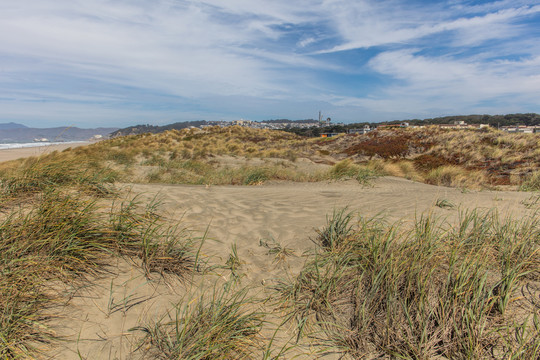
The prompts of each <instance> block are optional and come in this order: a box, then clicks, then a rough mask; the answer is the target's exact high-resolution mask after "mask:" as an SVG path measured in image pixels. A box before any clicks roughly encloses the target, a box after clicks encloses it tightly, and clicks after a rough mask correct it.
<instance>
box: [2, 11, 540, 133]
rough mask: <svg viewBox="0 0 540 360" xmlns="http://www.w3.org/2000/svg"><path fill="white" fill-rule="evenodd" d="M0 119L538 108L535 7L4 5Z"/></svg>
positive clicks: (418, 114)
mask: <svg viewBox="0 0 540 360" xmlns="http://www.w3.org/2000/svg"><path fill="white" fill-rule="evenodd" d="M0 109H1V110H0V122H10V121H15V122H19V123H23V124H25V125H28V126H35V127H49V126H61V125H75V126H79V127H97V126H118V127H124V126H129V125H134V124H141V123H144V124H146V123H150V124H156V125H161V124H168V123H171V122H175V121H186V120H201V119H206V120H234V119H240V118H244V119H251V120H265V119H276V118H289V119H305V118H316V117H317V114H318V111H319V110H321V111H322V112H323V114H324V115H325V117H326V116H330V117H332V119H333V120H335V121H342V122H361V121H383V120H393V119H411V118H421V119H422V118H428V117H436V116H444V115H458V114H473V113H475V114H505V113H514V112H537V113H540V0H539V1H521V0H512V1H508V0H501V1H461V0H450V1H419V0H390V1H386V0H382V1H381V0H379V1H367V0H366V1H363V0H360V1H356V0H295V1H291V0H267V1H262V0H200V1H185V0H152V1H150V0H129V1H127V0H18V1H3V2H1V3H0Z"/></svg>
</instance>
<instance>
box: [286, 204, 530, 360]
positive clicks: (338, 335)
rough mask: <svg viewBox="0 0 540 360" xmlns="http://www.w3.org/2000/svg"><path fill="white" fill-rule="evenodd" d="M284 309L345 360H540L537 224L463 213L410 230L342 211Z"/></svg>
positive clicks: (290, 289)
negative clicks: (453, 221)
mask: <svg viewBox="0 0 540 360" xmlns="http://www.w3.org/2000/svg"><path fill="white" fill-rule="evenodd" d="M318 241H319V244H320V250H319V251H318V252H317V254H316V255H315V256H314V257H313V258H312V259H311V260H310V261H308V262H307V263H306V265H305V266H304V268H303V270H302V271H301V273H300V274H299V275H298V277H297V278H296V280H295V281H293V282H292V283H287V282H283V283H281V284H280V285H279V286H278V289H279V290H280V292H281V293H282V306H283V307H284V308H286V309H289V311H290V313H291V317H293V318H295V319H296V320H297V322H298V336H299V337H301V336H308V337H310V338H312V339H314V340H316V341H318V342H319V343H321V344H322V345H326V346H327V350H328V351H339V352H342V353H343V354H348V355H349V356H351V357H352V358H355V359H357V358H367V359H375V358H403V359H405V358H406V359H409V358H415V359H431V358H438V357H441V358H449V359H464V358H467V359H470V358H493V359H507V358H514V359H517V358H520V359H536V358H538V357H539V356H540V317H539V316H540V311H539V308H538V306H539V303H538V294H539V293H540V283H539V280H540V270H539V269H540V254H539V251H540V248H539V246H540V219H539V218H538V216H534V217H532V218H526V219H523V220H521V221H514V220H512V219H500V218H499V217H498V216H497V214H496V213H493V212H479V211H470V212H462V213H461V214H460V220H459V223H458V224H457V225H456V226H455V227H451V228H446V227H445V226H443V224H441V223H439V222H437V221H435V220H434V219H433V218H431V217H422V218H420V219H418V220H417V222H416V225H415V228H414V229H413V230H412V231H406V230H403V229H402V228H400V226H399V225H387V224H385V223H384V222H383V221H381V220H380V219H362V218H360V219H358V222H355V218H354V217H353V216H352V214H350V213H346V212H344V211H339V212H336V213H334V216H333V217H332V218H331V219H330V220H329V223H328V225H327V226H326V227H325V228H323V229H322V230H320V231H319V239H318Z"/></svg>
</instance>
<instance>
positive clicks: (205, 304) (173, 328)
mask: <svg viewBox="0 0 540 360" xmlns="http://www.w3.org/2000/svg"><path fill="white" fill-rule="evenodd" d="M256 303H257V301H256V300H255V299H253V298H250V297H248V296H247V289H246V288H243V289H237V288H236V286H235V283H234V282H228V283H226V284H225V285H222V286H219V285H216V286H215V287H214V288H213V290H212V292H211V293H210V294H208V293H204V294H202V295H200V296H199V297H196V298H194V299H192V300H190V301H187V300H186V301H182V302H180V303H179V304H177V305H176V306H175V307H174V309H173V310H172V311H171V312H169V314H167V316H166V317H165V318H163V319H161V320H160V321H158V322H157V323H155V324H152V325H149V326H144V327H140V328H138V330H142V331H144V332H145V333H146V334H147V336H146V339H145V340H144V341H145V342H146V343H148V345H149V346H146V348H147V349H148V350H147V351H146V353H145V356H146V357H151V358H155V359H209V360H210V359H223V360H225V359H254V358H259V356H256V355H255V354H257V353H259V354H260V353H262V350H263V349H264V344H263V338H262V336H261V334H260V332H261V329H262V326H263V323H264V317H265V314H264V313H263V312H261V311H258V310H256V309H257V306H256V305H257V304H256ZM140 348H143V346H141V347H140Z"/></svg>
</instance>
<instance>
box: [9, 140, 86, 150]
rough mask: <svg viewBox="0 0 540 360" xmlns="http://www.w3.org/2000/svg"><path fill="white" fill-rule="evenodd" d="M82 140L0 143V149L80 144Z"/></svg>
mask: <svg viewBox="0 0 540 360" xmlns="http://www.w3.org/2000/svg"><path fill="white" fill-rule="evenodd" d="M83 142H84V141H59V142H54V141H50V142H49V141H43V142H41V141H40V142H31V143H7V144H0V150H6V149H21V148H30V147H38V146H49V145H63V144H80V143H83Z"/></svg>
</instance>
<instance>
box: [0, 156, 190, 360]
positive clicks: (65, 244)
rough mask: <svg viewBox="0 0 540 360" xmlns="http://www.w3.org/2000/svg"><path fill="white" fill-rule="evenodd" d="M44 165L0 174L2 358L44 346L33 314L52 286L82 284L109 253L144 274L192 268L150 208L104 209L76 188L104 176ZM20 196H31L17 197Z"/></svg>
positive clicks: (45, 337) (175, 233)
mask: <svg viewBox="0 0 540 360" xmlns="http://www.w3.org/2000/svg"><path fill="white" fill-rule="evenodd" d="M49 160H50V159H48V158H46V159H45V160H43V159H41V160H40V159H37V160H32V161H29V162H27V163H25V165H27V166H28V167H27V168H22V169H21V170H20V172H16V171H15V172H9V173H3V174H2V175H3V178H2V188H3V191H5V192H6V193H8V194H9V197H4V198H3V199H2V200H1V205H2V206H3V210H4V214H3V216H2V218H1V219H0V274H1V275H0V357H2V358H5V359H16V358H23V357H29V356H31V355H32V354H33V352H34V351H35V350H36V349H35V346H36V345H38V344H39V343H48V342H49V341H51V338H52V335H53V334H52V333H51V332H49V331H48V330H47V325H46V324H47V322H46V320H47V319H46V318H44V316H43V315H41V314H43V312H42V310H44V309H46V308H47V307H51V306H54V305H55V304H56V303H57V302H59V301H62V299H63V294H62V293H61V290H60V289H61V288H62V287H58V286H55V285H54V284H58V283H67V284H74V283H78V282H80V281H90V277H91V276H92V275H93V274H96V273H98V272H100V271H103V270H104V269H106V267H107V266H108V263H110V259H111V257H113V256H125V257H128V258H131V259H134V260H136V263H137V264H140V265H141V266H142V267H143V269H145V271H146V273H147V274H150V273H153V272H157V273H161V274H163V273H171V274H175V275H180V276H181V275H182V274H185V273H186V272H187V271H189V270H190V269H191V268H192V266H193V261H194V260H193V259H194V257H193V256H192V255H191V241H190V240H189V239H188V238H187V237H186V236H185V234H184V233H183V231H182V229H180V228H179V227H178V226H177V225H169V224H167V223H166V222H165V221H164V219H162V218H160V217H159V216H157V215H156V207H157V204H156V203H154V202H153V203H150V204H149V205H147V206H146V207H141V206H140V204H139V203H138V201H137V199H128V200H125V201H114V202H113V204H112V205H106V203H107V200H104V199H103V198H102V197H101V196H102V195H103V193H102V192H101V191H100V192H99V193H98V194H97V195H99V196H100V197H99V198H98V197H97V196H96V193H95V191H91V192H87V193H81V192H79V191H78V190H79V189H81V188H85V187H87V186H89V185H91V186H92V189H94V190H95V189H102V188H105V185H104V183H103V182H102V181H104V178H102V177H100V176H98V175H96V176H90V175H89V174H88V173H87V172H85V171H83V170H81V169H80V168H78V167H74V168H72V165H73V164H72V163H61V162H54V161H49ZM40 171H44V172H45V174H40V173H39V172H40ZM77 171H80V173H77ZM47 174H49V175H54V176H51V177H47V176H45V175H47ZM105 179H106V178H105ZM107 190H108V191H109V194H111V192H112V191H113V189H111V188H107ZM28 193H32V194H33V196H32V197H31V198H28V197H25V196H26V195H27V194H28ZM17 200H19V201H17ZM14 201H15V203H17V204H18V205H17V206H14V205H13V204H14ZM98 201H99V202H98Z"/></svg>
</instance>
